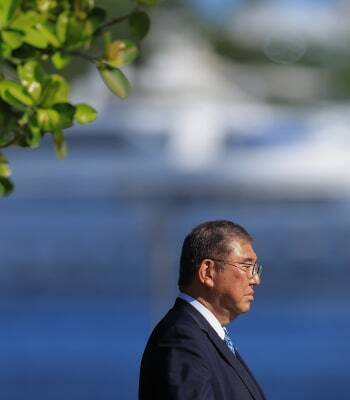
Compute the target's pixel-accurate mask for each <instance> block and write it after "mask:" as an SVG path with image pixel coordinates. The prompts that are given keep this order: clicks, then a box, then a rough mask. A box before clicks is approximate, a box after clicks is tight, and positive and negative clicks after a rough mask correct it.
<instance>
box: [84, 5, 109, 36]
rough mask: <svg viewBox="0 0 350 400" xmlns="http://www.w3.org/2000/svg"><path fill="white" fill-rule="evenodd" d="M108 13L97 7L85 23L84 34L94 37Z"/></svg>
mask: <svg viewBox="0 0 350 400" xmlns="http://www.w3.org/2000/svg"><path fill="white" fill-rule="evenodd" d="M106 16H107V14H106V11H105V10H104V9H103V8H99V7H95V8H94V9H93V10H92V11H91V13H90V15H89V17H88V18H87V20H86V21H85V26H84V32H85V33H86V34H88V35H93V34H94V32H95V31H96V30H97V29H98V28H99V27H100V25H101V24H102V23H103V21H104V20H105V19H106Z"/></svg>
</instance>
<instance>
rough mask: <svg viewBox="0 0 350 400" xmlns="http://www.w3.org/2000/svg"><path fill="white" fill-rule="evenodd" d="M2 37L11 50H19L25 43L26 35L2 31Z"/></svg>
mask: <svg viewBox="0 0 350 400" xmlns="http://www.w3.org/2000/svg"><path fill="white" fill-rule="evenodd" d="M1 36H2V39H3V40H4V42H6V43H7V44H8V45H9V46H10V47H11V49H17V48H18V47H20V46H21V45H22V43H23V36H24V34H23V33H22V32H19V31H12V30H6V31H2V33H1Z"/></svg>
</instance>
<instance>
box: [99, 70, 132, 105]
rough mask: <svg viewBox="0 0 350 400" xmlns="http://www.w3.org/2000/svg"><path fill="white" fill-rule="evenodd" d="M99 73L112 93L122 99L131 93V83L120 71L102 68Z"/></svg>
mask: <svg viewBox="0 0 350 400" xmlns="http://www.w3.org/2000/svg"><path fill="white" fill-rule="evenodd" d="M99 72H100V74H101V77H102V79H103V81H104V83H105V84H106V86H107V87H108V88H109V90H111V92H112V93H114V94H115V95H117V96H119V97H121V98H122V99H124V98H126V97H127V96H128V94H129V91H130V83H129V81H128V79H127V78H126V76H125V75H124V74H123V72H122V71H121V70H120V69H118V68H115V69H112V68H108V67H100V68H99Z"/></svg>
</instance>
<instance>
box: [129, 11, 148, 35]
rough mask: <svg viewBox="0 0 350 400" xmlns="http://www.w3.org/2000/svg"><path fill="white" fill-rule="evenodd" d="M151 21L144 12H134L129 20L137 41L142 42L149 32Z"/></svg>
mask: <svg viewBox="0 0 350 400" xmlns="http://www.w3.org/2000/svg"><path fill="white" fill-rule="evenodd" d="M150 26H151V21H150V19H149V16H148V15H147V14H146V13H145V12H143V11H136V12H134V13H133V14H132V15H131V17H130V18H129V28H130V32H131V34H132V36H133V37H134V38H135V39H136V40H142V39H143V38H144V37H145V36H146V35H147V34H148V32H149V29H150Z"/></svg>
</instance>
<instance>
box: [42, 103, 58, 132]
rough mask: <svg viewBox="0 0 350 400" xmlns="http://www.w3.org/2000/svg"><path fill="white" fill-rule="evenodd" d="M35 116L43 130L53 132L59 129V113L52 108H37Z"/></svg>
mask: <svg viewBox="0 0 350 400" xmlns="http://www.w3.org/2000/svg"><path fill="white" fill-rule="evenodd" d="M36 117H37V121H38V126H39V128H40V129H41V130H42V131H44V132H54V131H56V130H58V129H61V118H60V114H59V113H58V112H57V111H56V110H54V109H52V108H38V109H37V111H36Z"/></svg>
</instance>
